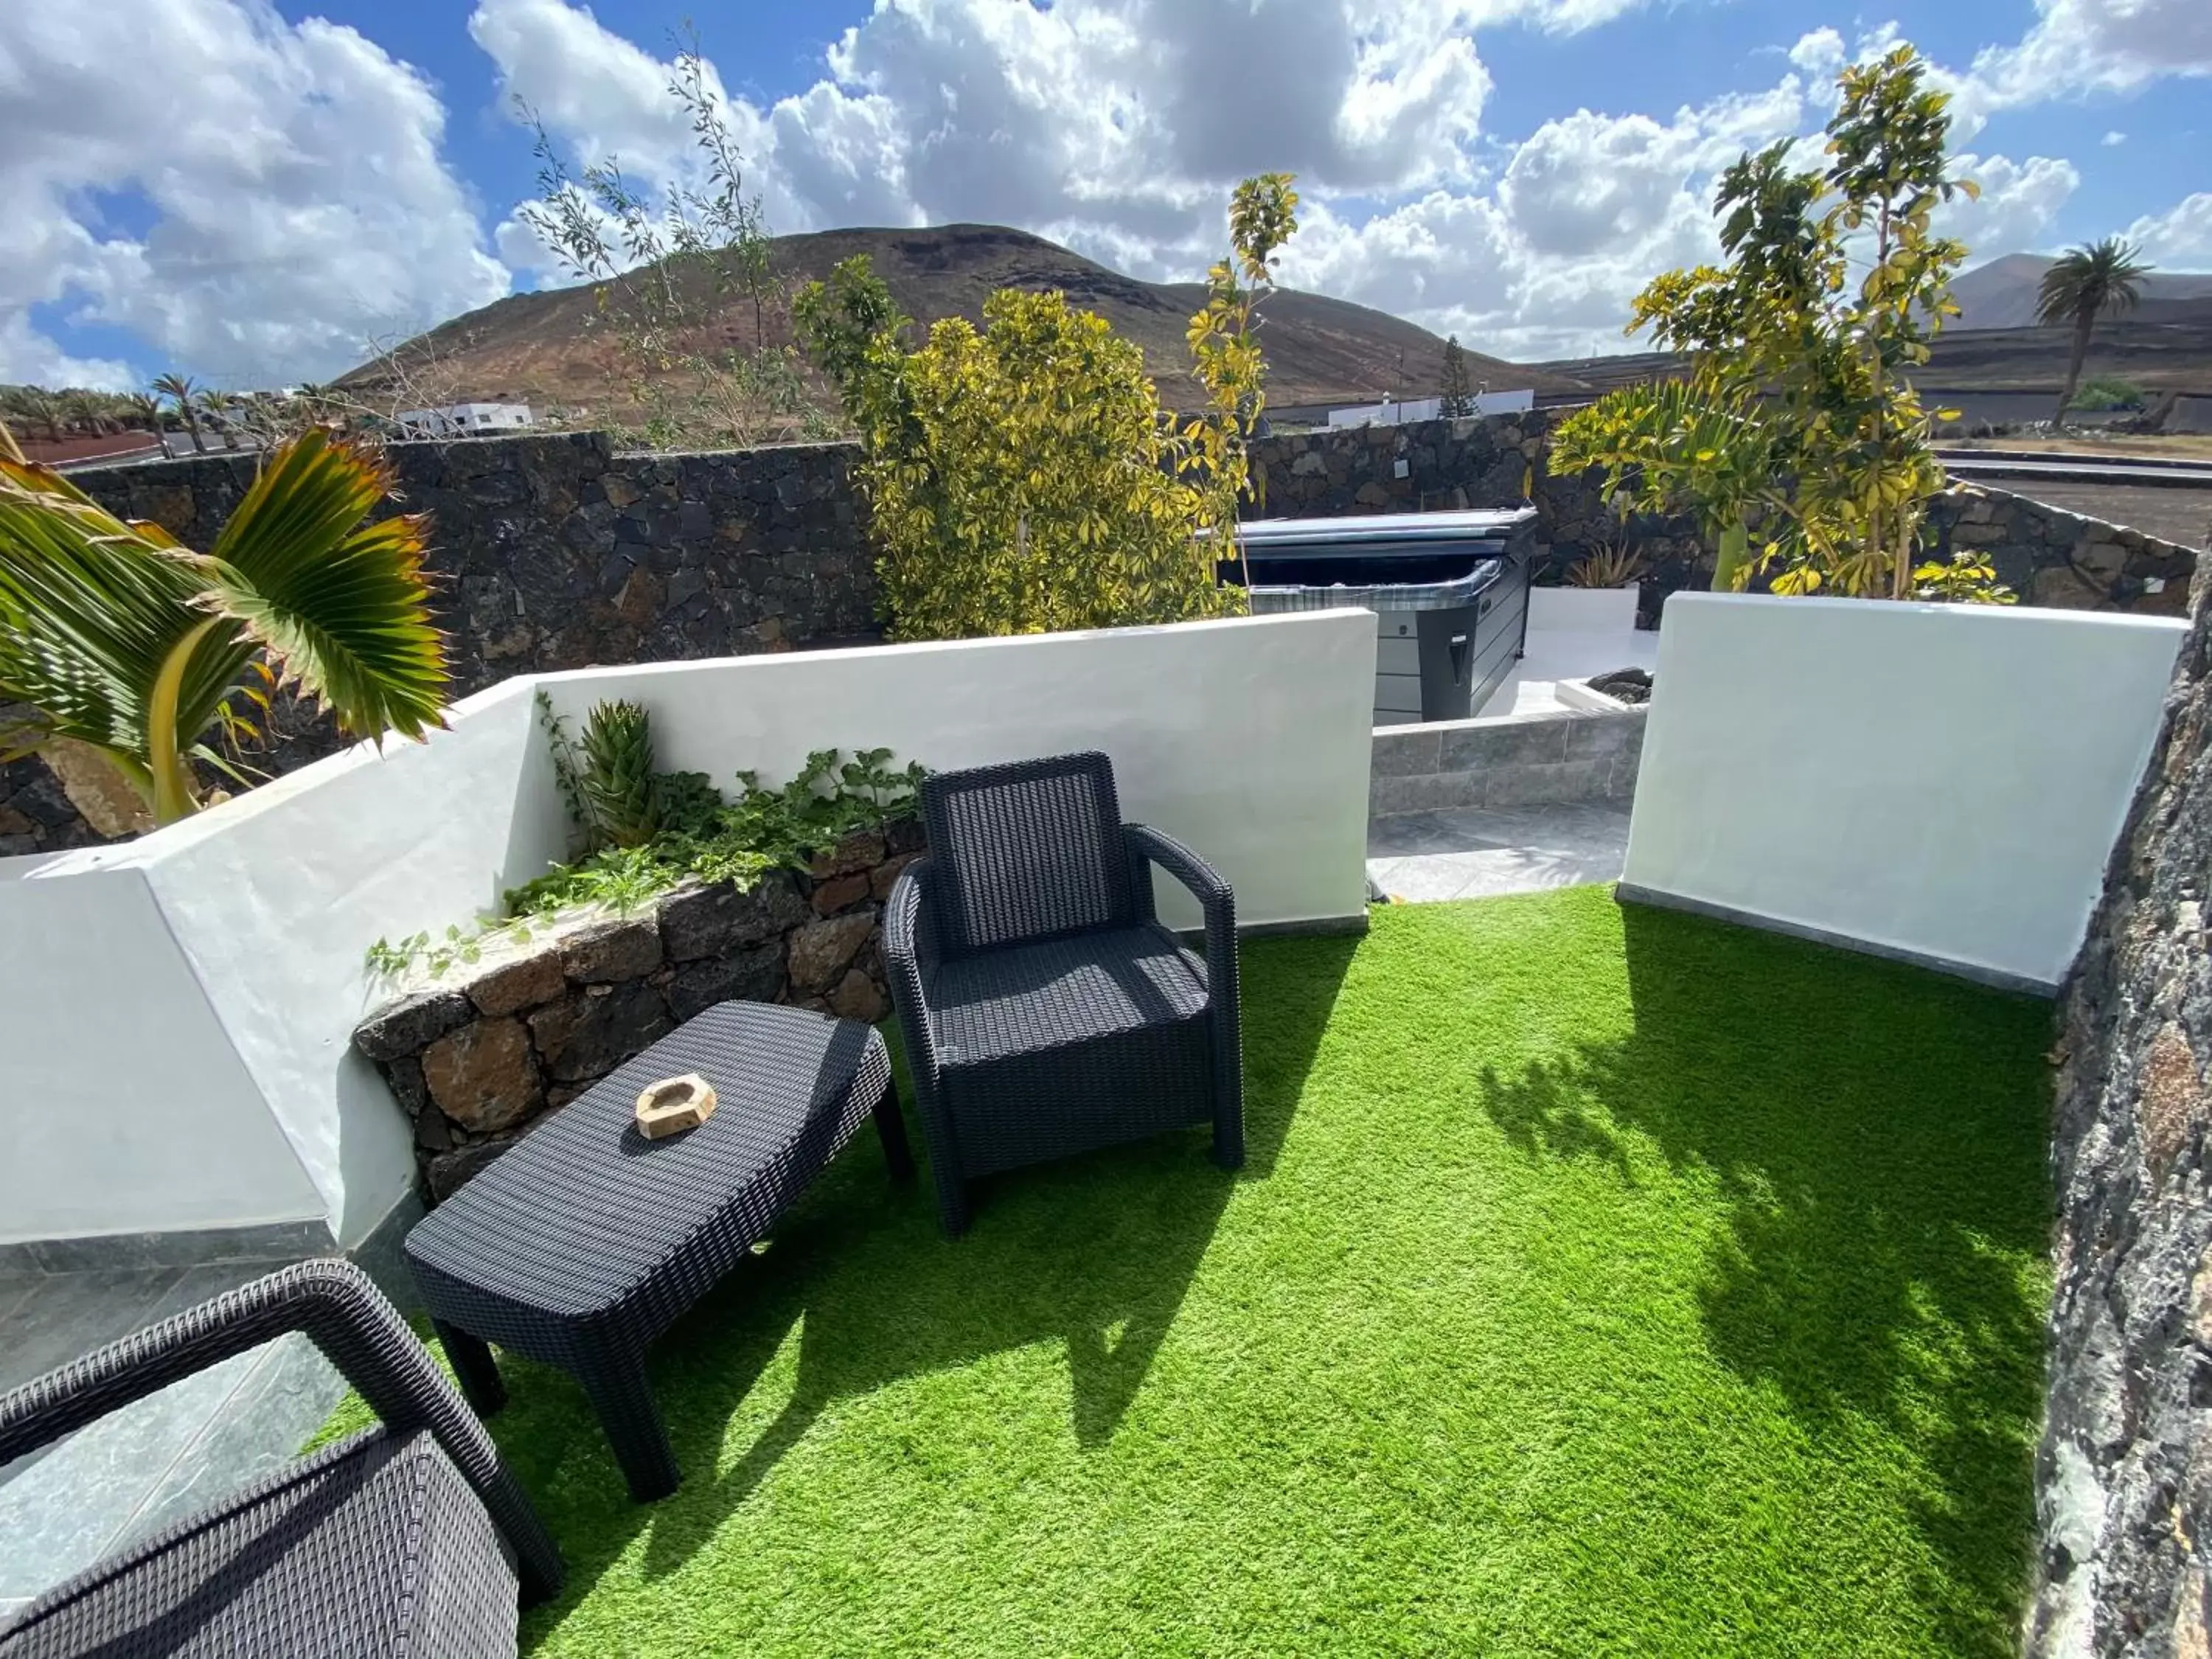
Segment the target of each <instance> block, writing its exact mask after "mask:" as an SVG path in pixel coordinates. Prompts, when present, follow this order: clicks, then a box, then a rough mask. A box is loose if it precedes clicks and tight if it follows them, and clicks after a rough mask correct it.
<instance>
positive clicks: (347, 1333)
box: [0, 1258, 562, 1601]
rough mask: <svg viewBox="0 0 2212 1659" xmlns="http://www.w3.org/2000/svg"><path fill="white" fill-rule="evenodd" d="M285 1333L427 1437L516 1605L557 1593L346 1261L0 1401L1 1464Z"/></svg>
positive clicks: (541, 1553)
mask: <svg viewBox="0 0 2212 1659" xmlns="http://www.w3.org/2000/svg"><path fill="white" fill-rule="evenodd" d="M293 1331H300V1332H304V1333H305V1334H307V1337H308V1338H309V1340H312V1341H313V1343H314V1345H315V1346H317V1347H318V1348H319V1349H321V1350H322V1352H323V1353H324V1355H325V1357H326V1358H328V1359H329V1360H330V1362H331V1364H333V1365H335V1366H336V1367H337V1369H338V1370H339V1372H340V1373H341V1374H342V1375H343V1376H344V1377H345V1380H346V1381H347V1382H348V1383H350V1384H351V1385H352V1386H353V1388H354V1390H355V1392H356V1393H357V1394H359V1395H361V1396H362V1399H363V1400H365V1401H368V1405H369V1407H370V1409H372V1410H373V1411H374V1412H375V1413H376V1414H377V1416H378V1417H379V1418H380V1419H383V1421H384V1423H385V1425H386V1426H387V1427H388V1428H391V1429H392V1430H394V1431H399V1432H403V1433H404V1432H412V1431H416V1430H427V1431H428V1432H429V1434H430V1435H431V1437H432V1438H434V1439H435V1441H436V1442H437V1443H438V1446H439V1448H440V1449H441V1450H442V1451H443V1452H444V1453H445V1454H446V1455H447V1457H448V1458H449V1459H451V1460H452V1462H453V1466H454V1468H457V1469H459V1471H460V1472H461V1474H462V1476H463V1477H464V1478H465V1480H467V1481H468V1483H469V1485H470V1486H471V1487H472V1488H473V1489H474V1490H475V1492H476V1494H477V1497H478V1498H481V1499H482V1500H483V1505H484V1508H485V1510H487V1511H489V1514H490V1516H491V1518H492V1522H493V1524H494V1525H495V1526H496V1527H497V1528H499V1530H500V1533H501V1535H502V1536H503V1537H505V1538H506V1540H507V1543H508V1545H509V1546H510V1547H512V1548H513V1551H514V1556H515V1565H516V1569H517V1576H518V1577H519V1578H520V1583H521V1587H522V1595H523V1599H524V1600H525V1601H540V1600H544V1598H546V1597H548V1596H550V1595H553V1594H555V1593H556V1591H557V1590H559V1589H560V1587H561V1579H562V1562H561V1553H560V1552H559V1550H557V1549H556V1547H554V1544H553V1541H552V1539H551V1538H550V1536H549V1535H548V1534H547V1533H546V1531H545V1528H544V1522H541V1521H540V1520H539V1519H538V1513H537V1511H536V1510H533V1509H532V1507H531V1506H530V1501H529V1499H528V1498H525V1497H524V1496H523V1493H522V1489H521V1487H520V1486H518V1485H516V1484H515V1480H514V1477H513V1474H510V1473H509V1472H508V1470H507V1466H506V1465H505V1464H504V1463H502V1462H501V1461H500V1457H499V1453H498V1451H497V1449H495V1447H494V1446H493V1444H492V1442H491V1437H490V1436H489V1435H488V1434H486V1433H485V1432H484V1428H483V1424H482V1423H480V1422H478V1421H477V1418H476V1415H475V1413H472V1412H471V1411H470V1410H469V1408H468V1407H467V1405H466V1404H465V1403H464V1402H463V1401H462V1399H461V1397H460V1395H459V1394H457V1393H456V1392H455V1391H454V1389H453V1385H452V1384H451V1383H448V1382H447V1381H446V1379H445V1377H444V1376H441V1374H440V1373H439V1370H438V1368H437V1366H436V1365H435V1364H433V1363H432V1361H431V1358H430V1356H429V1355H428V1353H427V1352H425V1351H424V1350H423V1347H422V1344H421V1343H420V1342H418V1341H416V1340H415V1334H414V1333H413V1332H412V1331H410V1329H408V1328H407V1322H406V1321H404V1319H402V1318H401V1317H400V1316H399V1314H398V1310H396V1309H394V1308H393V1307H392V1304H391V1303H390V1302H388V1301H386V1299H385V1297H384V1293H383V1292H382V1291H379V1290H378V1289H377V1288H376V1286H375V1285H374V1283H372V1282H371V1281H370V1279H369V1277H368V1274H367V1273H363V1272H362V1270H361V1269H360V1268H359V1267H356V1266H354V1264H353V1263H352V1262H350V1261H342V1260H337V1259H335V1258H332V1259H325V1260H319V1261H302V1262H299V1263H297V1264H296V1265H295V1266H292V1267H285V1268H282V1269H280V1270H279V1271H277V1272H276V1273H270V1274H269V1275H267V1276H266V1277H265V1278H262V1279H256V1280H254V1281H253V1282H252V1284H250V1285H240V1287H239V1288H238V1289H236V1290H234V1291H228V1292H227V1293H226V1294H224V1295H222V1296H218V1297H213V1298H212V1299H210V1300H209V1301H206V1302H203V1303H202V1304H200V1305H199V1306H197V1308H191V1309H187V1310H185V1311H184V1312H183V1313H180V1314H177V1315H174V1316H172V1317H170V1318H167V1319H164V1320H162V1321H161V1322H159V1323H157V1324H153V1325H149V1326H148V1327H146V1328H145V1329H143V1330H142V1331H138V1332H136V1333H134V1334H131V1335H130V1336H126V1337H125V1338H123V1339H122V1340H120V1341H118V1342H111V1343H109V1344H108V1345H107V1346H106V1347H104V1348H100V1349H98V1350H96V1351H95V1352H92V1353H89V1354H87V1355H86V1356H85V1357H84V1358H82V1359H78V1360H74V1361H72V1362H71V1363H70V1364H66V1365H64V1366H62V1367H61V1368H60V1369H58V1370H52V1371H49V1372H47V1373H46V1376H41V1377H38V1378H35V1379H34V1380H33V1381H32V1382H29V1383H25V1384H24V1385H23V1386H22V1387H21V1388H19V1389H15V1390H14V1391H13V1392H11V1393H9V1394H7V1395H0V1463H7V1462H12V1461H14V1460H15V1459H16V1458H18V1457H21V1456H23V1455H25V1454H27V1453H28V1452H33V1451H35V1450H37V1449H39V1448H40V1446H43V1445H46V1444H47V1443H50V1442H52V1441H54V1440H58V1439H59V1438H60V1437H62V1436H64V1435H65V1434H68V1433H70V1431H73V1430H76V1429H79V1428H82V1426H84V1425H86V1424H88V1423H90V1422H94V1421H95V1420H96V1419H100V1418H102V1417H105V1416H106V1415H107V1413H110V1412H112V1411H116V1410H118V1409H119V1408H120V1407H125V1406H127V1405H129V1404H131V1402H132V1401H137V1400H143V1399H144V1398H145V1397H146V1396H147V1395H150V1394H154V1393H156V1392H158V1391H159V1390H160V1389H164V1388H167V1386H168V1385H169V1384H170V1383H174V1382H176V1381H178V1380H179V1378H182V1377H186V1376H192V1375H193V1374H195V1373H196V1372H199V1371H203V1370H206V1369H207V1368H208V1367H209V1366H210V1365H214V1364H220V1363H221V1362H222V1361H223V1360H225V1359H228V1358H230V1357H231V1356H232V1355H234V1354H240V1353H244V1352H246V1351H247V1350H248V1349H250V1348H257V1347H258V1346H261V1345H262V1344H263V1343H264V1342H269V1341H272V1340H275V1339H276V1338H277V1337H280V1336H283V1335H285V1334H289V1333H290V1332H293Z"/></svg>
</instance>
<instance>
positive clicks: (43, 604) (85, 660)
mask: <svg viewBox="0 0 2212 1659" xmlns="http://www.w3.org/2000/svg"><path fill="white" fill-rule="evenodd" d="M390 483H391V478H390V475H389V473H388V472H387V471H386V469H385V466H384V465H383V463H382V461H381V459H380V458H379V457H378V456H377V455H375V454H374V453H373V452H371V451H369V450H367V449H365V448H362V447H358V446H355V445H351V444H347V443H343V442H337V441H331V439H330V438H329V436H328V435H326V434H325V433H322V432H320V431H316V432H311V433H309V434H307V435H306V436H305V437H302V438H301V439H299V440H297V441H295V442H293V443H290V444H288V445H286V446H284V447H283V448H282V449H280V450H278V451H277V452H276V453H275V454H274V455H272V456H271V457H270V459H269V462H268V464H267V465H265V466H264V468H263V470H262V471H261V475H260V477H258V478H257V479H256V480H255V482H254V484H253V487H252V489H250V490H249V491H247V493H246V499H245V500H244V501H241V502H240V504H239V507H238V509H237V511H236V512H234V513H233V514H232V515H231V518H230V520H229V522H228V524H227V525H225V526H224V527H223V530H222V534H221V536H219V537H218V538H217V539H216V544H215V546H214V548H213V549H212V550H210V552H208V553H206V554H204V555H203V554H199V553H195V552H193V551H191V550H189V549H185V548H183V547H180V546H179V545H178V544H176V543H175V541H174V540H173V538H170V537H169V536H168V535H167V533H166V532H163V531H162V530H161V528H160V527H159V526H154V525H149V524H143V523H129V524H126V523H125V522H124V521H123V520H119V519H118V518H116V517H115V516H114V515H112V513H108V512H107V511H106V508H104V507H100V505H99V504H98V503H97V502H95V501H93V500H92V499H91V498H90V497H88V496H87V495H84V494H83V493H82V491H81V490H79V489H76V486H74V485H73V484H71V483H69V482H68V481H67V480H66V479H64V478H63V477H60V476H59V475H58V474H56V473H54V472H52V471H47V470H46V469H45V468H42V467H36V466H22V465H15V464H14V463H11V462H4V461H0V698H5V699H7V700H9V701H13V702H22V703H27V704H28V705H30V706H31V707H32V708H34V709H36V710H37V711H38V723H37V726H35V727H34V729H33V731H32V732H30V733H29V734H28V736H29V741H30V743H31V744H35V742H36V741H39V740H43V738H45V737H46V736H58V737H70V738H77V739H78V740H80V741H82V742H83V743H86V744H91V745H92V746H93V747H94V748H96V749H98V750H100V751H101V753H102V754H104V755H105V756H106V757H107V758H108V760H109V761H110V762H111V763H112V764H114V766H115V767H116V769H118V771H119V772H121V773H122V775H124V776H125V777H126V778H128V779H129V780H130V781H131V783H132V784H133V785H134V787H137V789H138V790H139V792H140V793H142V794H143V795H144V796H145V798H146V799H147V801H148V804H149V805H150V806H151V807H152V808H153V810H154V814H155V817H156V818H157V819H158V820H160V821H161V822H163V823H167V822H170V821H171V820H173V819H175V818H177V817H183V816H184V815H185V814H186V813H188V812H191V811H193V810H195V807H196V805H197V803H196V800H195V797H194V788H193V780H192V775H191V769H190V765H189V761H190V759H191V757H193V756H194V755H195V754H200V755H203V756H205V755H208V754H209V753H210V751H209V750H206V749H205V748H204V745H203V739H204V738H205V737H206V736H207V735H208V734H209V733H210V732H211V731H212V730H216V729H221V730H223V731H224V732H226V733H228V734H230V735H233V736H235V735H236V734H237V733H238V732H240V731H241V730H243V729H245V728H246V726H249V725H250V721H249V720H248V719H247V717H246V714H244V712H243V711H242V709H241V707H240V704H241V702H246V701H257V700H258V691H257V690H255V689H253V688H252V686H250V685H249V684H246V682H247V680H248V678H249V677H250V676H252V674H253V673H254V672H255V671H257V669H260V668H261V667H262V665H264V663H265V664H266V665H267V674H266V677H267V678H274V679H275V680H276V681H278V682H280V683H289V684H295V685H297V686H298V687H299V689H300V690H301V691H302V692H303V693H304V694H306V695H307V696H310V697H312V698H313V699H315V700H316V701H317V702H320V703H321V704H322V705H323V706H325V707H326V708H329V709H330V710H331V712H332V713H333V714H335V715H336V716H337V721H338V724H339V726H341V727H342V728H343V730H345V731H346V732H348V733H349V734H351V735H354V736H356V737H361V736H380V735H381V734H382V733H383V732H386V730H392V731H397V732H400V733H401V734H403V735H404V736H407V737H410V738H420V737H422V735H424V733H425V732H428V730H429V729H430V728H432V727H433V726H438V725H441V724H442V713H441V711H442V709H443V708H444V705H445V698H446V690H447V684H448V683H449V676H448V673H447V667H446V661H445V643H444V640H443V638H442V637H441V635H439V633H438V632H437V630H436V629H435V627H434V626H433V625H432V623H431V620H430V616H429V608H428V599H429V595H428V587H427V586H426V584H425V582H424V580H423V577H422V551H423V544H424V538H425V535H426V533H427V531H428V520H426V519H425V518H423V517H422V516H419V515H417V516H412V517H407V516H402V517H394V518H387V519H383V520H376V521H374V522H368V521H367V520H368V513H369V512H370V510H371V509H372V508H373V507H374V506H375V504H376V502H377V501H378V500H379V499H380V497H382V496H383V495H385V494H386V493H387V490H388V488H389V485H390ZM16 746H17V747H18V748H21V747H24V746H27V744H26V742H25V740H24V739H22V738H18V739H17V744H16Z"/></svg>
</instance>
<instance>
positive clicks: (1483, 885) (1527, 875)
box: [1453, 847, 1621, 898]
mask: <svg viewBox="0 0 2212 1659" xmlns="http://www.w3.org/2000/svg"><path fill="white" fill-rule="evenodd" d="M1453 862H1455V863H1456V864H1459V865H1461V866H1462V867H1464V868H1465V870H1466V872H1467V880H1466V882H1465V883H1464V884H1462V886H1461V888H1460V890H1459V891H1458V892H1456V893H1455V894H1454V895H1453V897H1455V898H1493V897H1499V896H1504V895H1505V894H1508V893H1537V892H1544V891H1547V890H1550V889H1552V888H1554V887H1581V886H1584V885H1587V884H1589V883H1592V882H1605V881H1618V880H1619V879H1620V870H1621V861H1620V860H1619V859H1617V858H1613V859H1607V858H1589V857H1581V856H1577V855H1575V854H1559V853H1545V852H1541V851H1539V850H1537V849H1534V848H1518V847H1516V848H1510V849H1508V850H1507V851H1504V852H1499V853H1463V854H1460V855H1459V857H1458V858H1456V859H1455V860H1453Z"/></svg>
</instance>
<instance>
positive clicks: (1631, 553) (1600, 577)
mask: <svg viewBox="0 0 2212 1659" xmlns="http://www.w3.org/2000/svg"><path fill="white" fill-rule="evenodd" d="M1643 574H1644V556H1643V555H1642V554H1641V553H1639V552H1638V551H1637V550H1635V549H1634V548H1632V547H1630V546H1629V545H1627V544H1626V543H1624V542H1614V543H1611V544H1607V545H1606V546H1603V547H1595V548H1592V549H1591V550H1589V552H1588V553H1585V554H1584V555H1583V556H1582V557H1581V558H1579V559H1577V560H1576V561H1575V562H1573V563H1572V564H1571V565H1569V566H1568V567H1567V586H1570V587H1626V586H1628V585H1629V583H1631V582H1632V581H1635V580H1638V578H1639V577H1641V576H1642V575H1643Z"/></svg>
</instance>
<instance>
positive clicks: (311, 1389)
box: [122, 1334, 346, 1542]
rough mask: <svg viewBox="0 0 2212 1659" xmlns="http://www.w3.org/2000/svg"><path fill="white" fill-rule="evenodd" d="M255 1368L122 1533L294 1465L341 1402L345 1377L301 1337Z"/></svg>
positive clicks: (138, 1531) (139, 1531)
mask: <svg viewBox="0 0 2212 1659" xmlns="http://www.w3.org/2000/svg"><path fill="white" fill-rule="evenodd" d="M252 1358H253V1360H254V1362H255V1363H254V1364H253V1366H252V1370H250V1371H249V1372H247V1374H246V1376H243V1377H242V1378H241V1379H240V1382H239V1384H238V1386H237V1388H236V1389H234V1391H233V1392H232V1393H231V1395H230V1396H229V1397H228V1399H227V1400H225V1401H222V1404H221V1405H220V1406H219V1407H217V1408H216V1410H215V1412H214V1413H212V1414H211V1415H210V1417H209V1419H208V1420H207V1421H206V1422H205V1424H204V1425H203V1426H202V1428H201V1431H200V1432H199V1434H198V1435H197V1437H194V1438H193V1439H192V1440H191V1443H189V1444H187V1445H185V1447H184V1448H183V1449H181V1450H180V1451H179V1455H177V1457H176V1459H175V1461H174V1462H173V1463H172V1464H171V1465H170V1466H169V1468H168V1469H167V1472H166V1473H165V1474H162V1476H161V1479H160V1480H159V1481H158V1482H157V1483H156V1484H155V1487H154V1489H153V1490H152V1491H151V1492H149V1493H148V1494H147V1496H146V1498H145V1499H144V1501H143V1503H142V1504H140V1506H139V1508H138V1510H137V1513H136V1514H134V1515H133V1516H131V1518H130V1520H129V1522H128V1523H127V1524H126V1525H125V1528H123V1533H122V1541H124V1542H128V1541H131V1540H132V1539H135V1538H140V1537H143V1536H144V1535H145V1534H148V1533H150V1532H153V1531H155V1529H156V1528H161V1527H163V1526H166V1525H167V1524H168V1523H169V1522H172V1521H174V1520H177V1519H179V1518H180V1517H182V1516H186V1515H189V1514H191V1513H192V1512H193V1511H195V1510H201V1509H204V1508H205V1507H206V1506H207V1505H208V1504H211V1503H214V1502H215V1501H216V1499H218V1498H222V1497H223V1496H224V1495H226V1494H227V1493H229V1492H235V1491H237V1490H238V1489H239V1488H240V1486H244V1485H245V1484H246V1482H247V1481H249V1480H253V1479H255V1478H257V1477H258V1476H260V1475H263V1474H269V1473H270V1472H271V1471H273V1470H275V1469H277V1468H281V1467H283V1465H284V1464H286V1463H289V1462H291V1461H292V1458H293V1457H294V1455H295V1454H297V1452H298V1451H299V1449H300V1448H301V1446H302V1445H303V1444H305V1443H307V1438H308V1437H309V1436H311V1435H312V1434H313V1433H314V1431H316V1430H317V1429H319V1428H320V1427H321V1426H322V1425H323V1424H324V1423H325V1421H326V1420H327V1419H329V1417H330V1414H331V1412H332V1411H333V1410H335V1409H336V1408H337V1403H338V1401H340V1400H342V1399H343V1398H344V1397H345V1391H346V1385H345V1379H344V1378H343V1377H341V1376H339V1375H338V1373H337V1370H335V1369H333V1368H332V1366H331V1363H330V1362H329V1361H328V1360H326V1359H325V1358H323V1356H322V1354H321V1352H319V1350H318V1349H317V1348H316V1346H315V1345H314V1344H313V1343H312V1342H310V1341H309V1340H307V1338H306V1337H304V1336H300V1335H296V1334H295V1335H292V1336H288V1337H285V1338H283V1339H282V1340H279V1341H276V1342H273V1343H271V1344H270V1346H267V1347H266V1348H264V1349H262V1350H261V1351H260V1352H258V1354H255V1355H253V1356H252Z"/></svg>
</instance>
